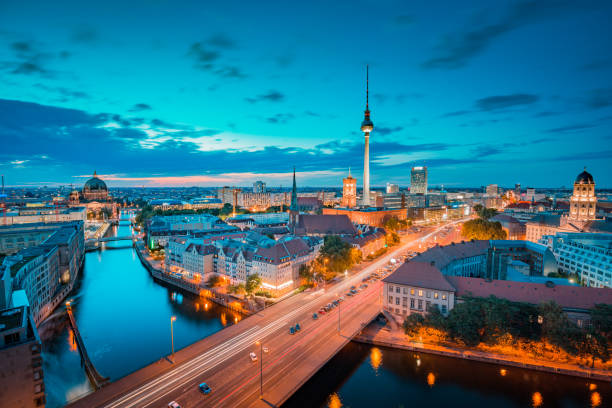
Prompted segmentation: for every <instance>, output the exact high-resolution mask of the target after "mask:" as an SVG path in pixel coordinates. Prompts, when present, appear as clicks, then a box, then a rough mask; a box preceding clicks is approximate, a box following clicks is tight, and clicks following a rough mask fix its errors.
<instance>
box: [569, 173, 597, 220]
mask: <svg viewBox="0 0 612 408" xmlns="http://www.w3.org/2000/svg"><path fill="white" fill-rule="evenodd" d="M596 207H597V196H596V195H595V181H593V176H591V174H590V173H588V172H587V171H586V169H585V170H584V171H583V172H582V173H580V174H579V175H578V177H576V181H575V182H574V193H573V194H572V196H571V197H570V212H569V221H570V222H586V221H591V220H594V219H595V217H596Z"/></svg>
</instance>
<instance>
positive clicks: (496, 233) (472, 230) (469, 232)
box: [461, 218, 508, 240]
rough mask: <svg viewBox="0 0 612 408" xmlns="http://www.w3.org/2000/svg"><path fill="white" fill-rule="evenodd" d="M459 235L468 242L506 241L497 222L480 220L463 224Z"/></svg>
mask: <svg viewBox="0 0 612 408" xmlns="http://www.w3.org/2000/svg"><path fill="white" fill-rule="evenodd" d="M461 235H462V236H463V237H465V238H466V239H468V240H472V239H476V240H482V239H485V240H486V239H506V238H507V236H508V235H507V234H506V231H504V229H503V228H502V225H501V224H500V223H499V222H497V221H495V222H493V221H487V220H484V219H482V218H478V219H475V220H469V221H466V222H464V223H463V226H462V227H461Z"/></svg>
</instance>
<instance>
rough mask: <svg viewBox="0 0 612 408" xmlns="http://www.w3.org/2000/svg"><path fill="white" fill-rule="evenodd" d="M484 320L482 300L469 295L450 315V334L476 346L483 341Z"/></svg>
mask: <svg viewBox="0 0 612 408" xmlns="http://www.w3.org/2000/svg"><path fill="white" fill-rule="evenodd" d="M483 320H484V319H483V312H482V308H481V304H480V302H479V301H478V300H476V298H471V297H467V298H465V299H464V301H463V303H458V304H457V305H456V306H455V307H454V308H453V310H451V312H450V314H449V315H448V321H447V328H448V334H449V336H450V337H451V338H454V339H457V340H460V341H462V342H463V343H464V344H465V345H467V346H476V345H477V344H478V343H480V342H481V341H482V335H483V333H484V327H483Z"/></svg>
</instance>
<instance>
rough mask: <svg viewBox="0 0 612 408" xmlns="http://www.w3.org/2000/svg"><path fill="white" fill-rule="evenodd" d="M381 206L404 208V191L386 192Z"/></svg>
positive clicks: (394, 208) (388, 208)
mask: <svg viewBox="0 0 612 408" xmlns="http://www.w3.org/2000/svg"><path fill="white" fill-rule="evenodd" d="M383 207H384V208H385V209H387V210H399V209H401V208H406V195H405V194H404V193H387V194H385V195H384V196H383Z"/></svg>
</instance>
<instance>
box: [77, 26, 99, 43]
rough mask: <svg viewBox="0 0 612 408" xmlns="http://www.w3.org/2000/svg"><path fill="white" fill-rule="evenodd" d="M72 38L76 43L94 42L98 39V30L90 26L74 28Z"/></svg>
mask: <svg viewBox="0 0 612 408" xmlns="http://www.w3.org/2000/svg"><path fill="white" fill-rule="evenodd" d="M70 39H71V40H72V41H74V42H76V43H88V44H90V43H94V42H96V41H97V40H98V32H97V31H96V29H94V28H93V27H90V26H81V27H77V28H75V29H74V31H73V32H72V34H71V36H70Z"/></svg>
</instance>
